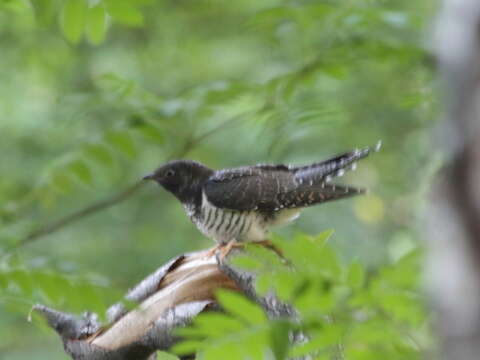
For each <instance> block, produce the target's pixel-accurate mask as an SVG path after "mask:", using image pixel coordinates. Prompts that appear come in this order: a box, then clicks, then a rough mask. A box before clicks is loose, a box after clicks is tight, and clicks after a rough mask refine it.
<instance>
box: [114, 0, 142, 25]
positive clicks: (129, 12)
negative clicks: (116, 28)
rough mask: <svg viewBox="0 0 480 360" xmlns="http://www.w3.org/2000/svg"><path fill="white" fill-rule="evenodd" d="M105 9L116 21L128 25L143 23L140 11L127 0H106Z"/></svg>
mask: <svg viewBox="0 0 480 360" xmlns="http://www.w3.org/2000/svg"><path fill="white" fill-rule="evenodd" d="M106 4H107V11H108V14H109V15H110V16H112V17H113V18H114V19H115V20H116V21H118V22H120V23H122V24H124V25H130V26H139V25H142V24H143V15H142V13H141V12H140V11H139V10H138V9H137V8H135V7H134V6H133V5H132V2H131V1H129V0H107V1H106Z"/></svg>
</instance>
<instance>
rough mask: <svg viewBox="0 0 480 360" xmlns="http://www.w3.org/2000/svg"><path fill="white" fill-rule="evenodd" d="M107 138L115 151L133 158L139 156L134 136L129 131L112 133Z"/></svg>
mask: <svg viewBox="0 0 480 360" xmlns="http://www.w3.org/2000/svg"><path fill="white" fill-rule="evenodd" d="M105 138H106V140H107V141H108V142H109V143H110V144H111V145H112V146H113V147H114V148H115V149H117V150H118V151H120V152H122V153H123V154H125V155H126V156H128V157H132V158H133V157H135V155H136V154H137V150H136V147H135V143H134V142H133V139H132V136H131V135H130V134H129V133H128V132H127V131H116V132H111V133H108V134H107V135H106V136H105Z"/></svg>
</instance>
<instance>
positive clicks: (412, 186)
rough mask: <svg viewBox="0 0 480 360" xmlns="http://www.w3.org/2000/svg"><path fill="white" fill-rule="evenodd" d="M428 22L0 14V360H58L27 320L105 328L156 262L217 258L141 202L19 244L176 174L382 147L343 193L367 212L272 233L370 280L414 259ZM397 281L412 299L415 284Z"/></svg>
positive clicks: (143, 1)
mask: <svg viewBox="0 0 480 360" xmlns="http://www.w3.org/2000/svg"><path fill="white" fill-rule="evenodd" d="M434 10H435V9H434V7H433V2H432V1H416V0H408V1H407V0H355V1H353V0H332V1H327V0H324V1H320V0H317V1H300V0H296V1H279V0H262V1H259V0H256V1H249V0H245V1H219V0H210V1H208V0H200V1H188V0H182V1H178V0H177V1H173V0H172V1H147V0H136V1H134V0H131V1H128V0H119V1H117V0H115V1H114V0H100V1H86V0H67V1H64V0H32V1H26V0H2V1H0V135H1V138H0V154H1V155H0V174H1V176H0V357H1V358H2V359H8V360H10V359H65V358H66V355H65V354H64V353H63V350H62V347H61V346H60V343H59V341H58V339H57V337H56V335H55V334H54V333H53V332H52V331H51V330H49V329H47V328H46V327H45V326H44V325H43V324H42V323H41V322H40V321H38V319H35V318H34V321H33V323H28V322H27V315H28V312H29V309H30V307H31V305H32V304H34V303H37V302H41V303H44V304H46V305H49V306H53V307H55V308H58V309H60V310H64V311H73V312H78V313H79V312H82V311H84V310H87V309H89V310H93V311H98V312H103V311H104V309H105V308H106V307H108V305H109V304H111V303H112V302H113V301H115V300H117V299H118V298H119V297H120V296H121V294H123V293H124V292H125V291H126V290H127V289H128V288H129V287H131V286H132V285H133V284H135V283H136V282H137V281H139V280H140V279H142V277H144V276H145V275H147V274H148V273H150V272H152V271H153V270H154V269H155V268H156V267H158V266H160V265H161V264H162V263H164V262H165V261H166V260H168V259H169V258H171V257H173V256H175V255H177V254H179V253H182V252H184V251H191V250H195V249H202V248H206V247H209V246H211V245H212V242H211V240H208V239H206V238H204V237H203V236H202V235H201V234H200V233H199V232H198V231H197V230H196V229H195V228H194V226H193V224H191V223H190V221H189V220H188V219H187V218H186V216H185V214H184V212H183V209H182V207H181V206H180V205H179V204H178V203H177V202H176V201H175V200H174V199H173V198H172V196H171V195H169V194H167V193H166V192H164V191H161V189H160V188H158V187H157V186H155V185H154V184H153V183H152V184H147V185H145V186H141V187H140V188H139V189H138V190H137V191H135V192H134V193H133V194H132V195H131V196H128V197H127V198H126V199H125V200H124V201H121V202H119V203H118V204H116V205H115V206H113V207H109V208H107V209H105V210H103V211H99V212H95V213H94V214H92V215H90V216H88V217H82V218H81V219H79V221H76V222H74V223H72V224H70V225H68V226H65V227H62V228H61V229H60V230H58V231H54V232H52V233H50V234H48V235H46V236H44V237H41V238H38V239H37V240H35V241H32V242H29V243H27V244H25V243H24V242H25V239H26V238H27V237H28V235H29V234H30V233H31V232H32V231H35V230H36V229H38V228H43V227H44V226H45V225H47V224H49V223H51V222H52V221H55V220H56V219H59V218H62V217H63V216H65V215H68V214H70V213H72V212H74V211H76V210H78V209H81V208H83V207H85V206H88V205H90V204H92V203H95V202H97V201H102V200H104V199H106V198H109V197H110V196H113V195H115V194H117V193H120V192H122V191H123V190H125V189H126V188H128V187H129V186H131V185H132V184H134V183H135V182H137V181H139V179H140V178H141V177H142V176H143V175H145V174H146V173H148V172H150V171H152V170H153V169H154V168H155V167H157V166H158V165H159V164H161V163H162V162H164V161H166V160H167V159H171V158H172V157H178V156H179V155H181V156H182V157H184V158H191V159H195V160H198V161H201V162H203V163H205V164H208V165H209V166H211V167H213V168H223V167H233V166H239V165H248V164H255V163H264V162H273V163H276V162H279V163H292V164H306V163H309V162H313V161H319V160H322V159H325V158H327V157H329V156H331V155H335V154H337V153H339V152H342V151H345V150H350V149H353V148H356V147H364V146H369V145H374V144H375V143H376V142H377V141H378V140H382V141H383V147H382V150H381V152H379V153H377V154H375V155H374V156H372V157H370V158H368V159H366V160H363V161H361V163H360V164H359V167H358V169H357V171H356V172H354V173H351V174H348V175H347V176H346V177H345V178H344V179H342V181H345V182H348V183H352V184H357V185H359V186H365V187H367V188H369V189H370V192H369V194H368V195H367V196H362V197H357V198H352V199H348V200H343V201H340V202H338V203H328V204H325V205H322V206H318V207H314V208H311V209H308V210H306V211H304V213H303V215H302V217H301V218H300V219H299V220H297V221H296V222H295V223H294V224H292V225H291V226H289V227H287V228H284V229H278V230H276V231H275V232H276V233H278V234H281V235H282V236H283V237H284V238H293V237H294V236H295V234H297V233H299V232H301V233H307V234H312V235H316V234H318V233H320V232H322V231H324V230H328V229H334V230H335V233H334V234H333V236H332V237H331V238H330V240H329V245H330V247H331V248H333V249H334V251H335V252H336V253H337V255H338V256H339V257H340V258H341V259H343V261H345V262H347V263H348V262H350V261H356V262H358V263H359V264H361V266H362V268H365V269H367V271H369V272H372V273H375V272H376V271H377V270H378V269H380V268H382V267H383V266H389V265H390V264H392V263H394V262H395V261H397V260H398V259H399V258H401V257H402V255H404V254H406V253H408V252H409V251H410V250H412V249H417V248H418V247H419V246H420V247H421V241H420V238H419V235H418V233H417V231H416V228H417V225H418V223H419V220H420V215H419V214H420V213H421V205H422V194H423V191H424V190H425V189H426V188H428V183H429V174H431V173H432V171H433V170H434V169H435V167H436V166H437V164H438V163H439V161H440V160H439V158H438V155H436V154H433V153H432V151H431V150H430V149H431V146H430V145H429V140H430V138H431V135H432V130H433V129H432V128H433V126H434V125H435V119H436V118H437V104H436V102H435V94H434V77H433V60H432V58H431V55H429V52H428V49H429V42H430V27H431V23H432V16H433V14H434ZM400 276H404V277H405V278H409V279H410V278H415V281H413V282H412V284H413V283H414V284H415V285H411V289H410V290H411V291H414V292H416V293H418V294H419V296H420V297H421V290H419V289H418V284H419V282H420V281H421V280H420V279H418V274H417V273H415V272H409V271H407V270H406V271H405V273H402V274H400ZM409 284H410V283H409ZM421 303H422V300H421V299H419V300H418V304H421ZM422 316H423V317H424V318H423V320H424V321H425V322H426V321H427V320H426V318H428V315H427V314H424V315H422ZM352 321H353V320H352ZM410 325H411V324H410ZM416 326H417V325H415V327H416ZM352 358H354V357H352ZM365 358H368V357H365ZM373 358H374V357H373ZM392 358H393V357H392ZM399 358H401V357H399ZM362 359H363V358H362Z"/></svg>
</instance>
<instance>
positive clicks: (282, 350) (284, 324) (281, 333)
mask: <svg viewBox="0 0 480 360" xmlns="http://www.w3.org/2000/svg"><path fill="white" fill-rule="evenodd" d="M289 331H290V323H289V322H288V321H284V320H278V321H275V322H274V323H273V326H272V328H271V329H270V341H271V346H272V351H273V354H274V355H275V360H283V359H285V358H286V357H287V353H288V348H289V338H288V337H289Z"/></svg>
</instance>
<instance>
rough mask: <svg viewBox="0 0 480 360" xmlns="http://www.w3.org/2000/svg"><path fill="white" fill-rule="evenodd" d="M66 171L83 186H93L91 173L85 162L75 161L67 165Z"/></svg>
mask: <svg viewBox="0 0 480 360" xmlns="http://www.w3.org/2000/svg"><path fill="white" fill-rule="evenodd" d="M68 169H69V170H70V171H71V172H72V173H73V175H74V176H75V177H76V178H77V179H78V180H80V181H81V182H82V183H84V184H85V185H92V184H93V177H92V172H91V171H90V168H89V167H88V166H87V164H86V163H85V161H82V160H75V161H73V162H71V163H70V164H69V165H68Z"/></svg>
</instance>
